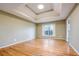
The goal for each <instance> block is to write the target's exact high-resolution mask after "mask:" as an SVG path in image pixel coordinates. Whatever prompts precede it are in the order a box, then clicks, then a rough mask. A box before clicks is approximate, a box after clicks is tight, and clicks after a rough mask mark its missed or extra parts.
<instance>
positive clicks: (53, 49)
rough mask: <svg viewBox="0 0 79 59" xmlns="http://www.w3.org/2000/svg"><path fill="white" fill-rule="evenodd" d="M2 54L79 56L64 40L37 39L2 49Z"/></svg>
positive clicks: (0, 51)
mask: <svg viewBox="0 0 79 59" xmlns="http://www.w3.org/2000/svg"><path fill="white" fill-rule="evenodd" d="M0 56H78V54H77V53H76V52H75V51H74V50H73V49H72V48H71V47H70V46H69V45H68V44H67V42H66V41H64V40H56V39H35V40H31V41H28V42H23V43H19V44H15V45H13V46H9V47H6V48H2V49H0Z"/></svg>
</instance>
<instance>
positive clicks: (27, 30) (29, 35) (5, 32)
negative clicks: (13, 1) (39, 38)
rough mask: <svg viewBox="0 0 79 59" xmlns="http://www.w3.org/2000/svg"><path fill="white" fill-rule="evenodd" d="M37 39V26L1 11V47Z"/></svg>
mask: <svg viewBox="0 0 79 59" xmlns="http://www.w3.org/2000/svg"><path fill="white" fill-rule="evenodd" d="M31 39H35V24H34V23H31V22H28V21H24V20H23V19H20V18H18V17H16V16H13V15H11V14H7V13H4V12H2V11H0V47H2V46H5V45H9V44H12V43H15V42H19V41H23V40H31Z"/></svg>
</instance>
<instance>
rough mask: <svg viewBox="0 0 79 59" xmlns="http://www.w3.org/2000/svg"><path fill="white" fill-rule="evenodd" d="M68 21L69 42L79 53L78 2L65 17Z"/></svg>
mask: <svg viewBox="0 0 79 59" xmlns="http://www.w3.org/2000/svg"><path fill="white" fill-rule="evenodd" d="M67 20H68V21H70V32H69V34H70V35H68V37H69V39H68V42H69V44H70V45H71V46H72V47H73V48H74V49H75V51H76V52H78V53H79V4H78V5H77V6H76V8H74V11H73V12H72V13H71V15H70V16H69V17H68V18H67Z"/></svg>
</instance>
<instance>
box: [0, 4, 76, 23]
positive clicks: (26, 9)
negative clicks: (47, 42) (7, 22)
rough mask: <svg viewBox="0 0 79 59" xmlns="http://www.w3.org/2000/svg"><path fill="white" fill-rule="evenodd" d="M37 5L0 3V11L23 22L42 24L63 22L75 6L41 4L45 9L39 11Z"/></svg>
mask: <svg viewBox="0 0 79 59" xmlns="http://www.w3.org/2000/svg"><path fill="white" fill-rule="evenodd" d="M38 4H39V3H27V4H25V3H0V10H3V11H5V12H8V13H11V14H14V15H17V16H18V17H21V18H24V19H25V20H29V21H32V22H35V23H42V22H50V21H58V20H64V19H65V18H66V17H67V16H68V14H69V13H70V11H71V10H72V9H73V7H74V6H75V4H74V3H46V4H45V3H43V5H44V6H45V8H44V9H43V10H39V9H38V8H37V5H38ZM51 9H53V10H51ZM36 13H38V14H36Z"/></svg>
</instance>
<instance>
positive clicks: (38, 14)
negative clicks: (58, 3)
mask: <svg viewBox="0 0 79 59" xmlns="http://www.w3.org/2000/svg"><path fill="white" fill-rule="evenodd" d="M25 6H26V7H27V8H28V9H30V10H31V11H32V12H33V13H35V14H36V15H39V14H43V13H46V12H50V11H53V9H50V10H47V11H44V12H39V13H36V12H35V11H34V10H33V9H32V8H30V7H29V6H28V5H25Z"/></svg>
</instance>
